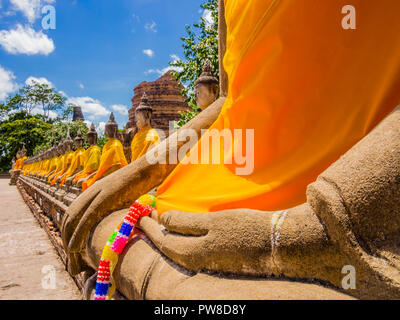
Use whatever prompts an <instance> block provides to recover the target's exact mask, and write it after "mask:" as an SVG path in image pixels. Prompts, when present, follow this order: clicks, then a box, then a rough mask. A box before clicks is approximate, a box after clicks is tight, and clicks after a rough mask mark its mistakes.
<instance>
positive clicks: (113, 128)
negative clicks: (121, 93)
mask: <svg viewBox="0 0 400 320" xmlns="http://www.w3.org/2000/svg"><path fill="white" fill-rule="evenodd" d="M105 135H106V137H107V138H117V136H118V124H117V123H116V122H115V118H114V113H112V112H111V114H110V120H108V122H107V123H106V127H105Z"/></svg>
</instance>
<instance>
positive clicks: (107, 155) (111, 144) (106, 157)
mask: <svg viewBox="0 0 400 320" xmlns="http://www.w3.org/2000/svg"><path fill="white" fill-rule="evenodd" d="M117 133H118V124H117V123H116V122H115V118H114V114H113V113H111V115H110V119H109V120H108V122H107V123H106V126H105V136H106V138H107V139H108V141H107V143H106V144H105V145H104V147H103V150H102V152H101V158H100V164H99V169H98V170H97V171H96V172H95V173H93V174H92V175H90V176H89V177H88V178H87V180H86V181H84V182H83V183H82V191H85V190H86V189H88V188H89V187H90V186H92V185H93V184H94V183H95V182H96V181H98V180H100V179H102V178H104V177H106V176H108V175H110V174H111V173H113V172H115V171H117V170H119V169H121V168H123V167H125V166H126V165H127V164H128V163H127V161H126V158H125V155H124V150H123V146H122V143H121V141H119V140H118V139H117Z"/></svg>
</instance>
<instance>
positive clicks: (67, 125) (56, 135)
mask: <svg viewBox="0 0 400 320" xmlns="http://www.w3.org/2000/svg"><path fill="white" fill-rule="evenodd" d="M68 130H69V131H70V136H71V138H72V139H74V138H75V137H76V136H77V134H78V130H80V131H81V133H82V138H83V139H84V140H85V144H86V134H87V133H88V131H89V129H88V127H87V126H86V124H85V123H84V122H83V121H70V122H64V121H59V122H56V123H54V124H53V125H52V126H51V128H49V130H47V131H46V132H44V134H43V136H44V139H43V142H42V143H40V144H37V145H36V146H35V148H34V154H37V153H38V152H40V151H41V150H45V149H48V148H50V147H51V146H52V145H53V144H54V143H57V144H58V143H59V142H60V141H61V139H65V138H66V137H67V134H68Z"/></svg>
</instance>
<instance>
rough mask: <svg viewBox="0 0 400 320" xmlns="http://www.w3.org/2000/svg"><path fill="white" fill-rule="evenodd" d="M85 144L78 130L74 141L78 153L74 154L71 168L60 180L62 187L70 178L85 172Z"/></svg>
mask: <svg viewBox="0 0 400 320" xmlns="http://www.w3.org/2000/svg"><path fill="white" fill-rule="evenodd" d="M83 143H84V141H83V138H82V133H81V131H80V130H78V133H77V135H76V137H75V139H74V144H75V149H76V151H75V152H74V155H73V158H72V162H71V165H70V167H69V168H68V170H67V171H66V172H65V173H64V174H63V176H62V178H61V179H60V187H62V186H63V185H64V184H65V181H66V180H67V179H68V178H70V177H73V176H75V175H76V174H78V173H80V172H81V171H82V170H83V167H84V162H85V158H84V153H85V149H84V148H83Z"/></svg>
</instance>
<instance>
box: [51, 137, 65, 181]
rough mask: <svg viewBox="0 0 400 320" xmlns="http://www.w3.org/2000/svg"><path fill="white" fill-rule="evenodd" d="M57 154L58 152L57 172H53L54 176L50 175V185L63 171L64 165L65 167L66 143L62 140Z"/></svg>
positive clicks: (57, 148)
mask: <svg viewBox="0 0 400 320" xmlns="http://www.w3.org/2000/svg"><path fill="white" fill-rule="evenodd" d="M56 152H57V161H56V162H57V166H56V170H55V171H54V172H53V174H51V175H50V177H49V178H48V179H47V181H48V182H49V183H51V181H52V180H53V178H54V177H55V176H56V175H57V174H58V173H59V172H60V171H61V170H62V168H63V165H64V152H65V151H64V141H63V140H61V141H60V143H59V144H58V146H57V147H56Z"/></svg>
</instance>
